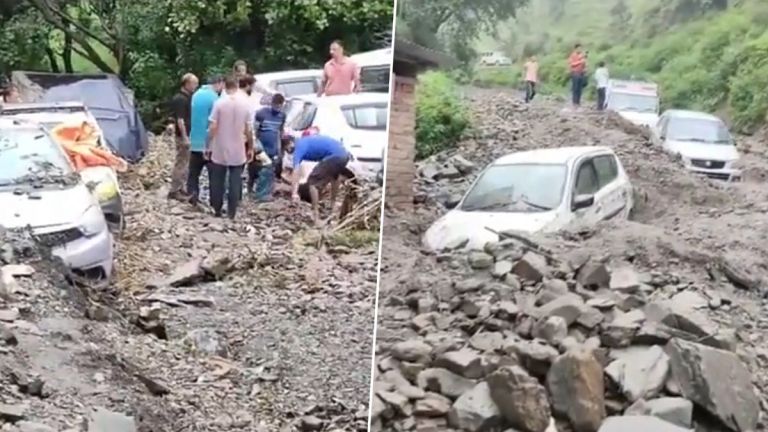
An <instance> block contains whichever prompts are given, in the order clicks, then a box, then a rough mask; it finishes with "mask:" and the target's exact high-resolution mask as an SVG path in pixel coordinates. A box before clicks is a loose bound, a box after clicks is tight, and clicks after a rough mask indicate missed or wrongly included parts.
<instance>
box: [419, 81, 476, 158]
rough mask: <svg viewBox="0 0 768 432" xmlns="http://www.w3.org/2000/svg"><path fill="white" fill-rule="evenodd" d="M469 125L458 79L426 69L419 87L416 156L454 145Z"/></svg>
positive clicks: (423, 155)
mask: <svg viewBox="0 0 768 432" xmlns="http://www.w3.org/2000/svg"><path fill="white" fill-rule="evenodd" d="M468 127H469V113H468V111H467V109H466V106H465V105H464V101H463V100H462V98H461V95H460V93H459V89H458V86H457V85H456V82H455V81H454V80H453V79H452V78H451V77H450V76H449V75H448V74H446V73H443V72H427V73H425V74H424V75H422V76H420V77H419V85H418V87H417V90H416V158H417V159H423V158H426V157H429V156H431V155H433V154H435V153H438V152H440V151H442V150H445V149H448V148H451V147H453V146H455V145H456V143H457V142H458V141H459V139H460V138H461V136H462V134H463V133H464V131H465V130H466V129H467V128H468Z"/></svg>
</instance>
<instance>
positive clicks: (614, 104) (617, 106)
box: [605, 80, 659, 127]
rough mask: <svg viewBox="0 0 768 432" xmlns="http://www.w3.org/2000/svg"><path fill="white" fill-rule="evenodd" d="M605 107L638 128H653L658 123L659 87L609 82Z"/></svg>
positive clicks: (644, 83) (631, 82)
mask: <svg viewBox="0 0 768 432" xmlns="http://www.w3.org/2000/svg"><path fill="white" fill-rule="evenodd" d="M605 107H606V109H608V110H609V111H614V112H616V113H618V114H619V115H620V116H622V117H623V118H625V119H627V120H629V121H630V122H632V123H634V124H636V125H638V126H647V127H653V126H654V125H655V124H656V123H657V122H658V121H659V86H658V85H656V84H654V83H650V82H643V81H623V80H611V81H610V82H609V83H608V88H607V89H606V96H605Z"/></svg>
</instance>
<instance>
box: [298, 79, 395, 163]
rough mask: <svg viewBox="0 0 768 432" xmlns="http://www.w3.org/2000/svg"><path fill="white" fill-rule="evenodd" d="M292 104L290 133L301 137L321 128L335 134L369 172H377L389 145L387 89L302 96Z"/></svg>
mask: <svg viewBox="0 0 768 432" xmlns="http://www.w3.org/2000/svg"><path fill="white" fill-rule="evenodd" d="M289 106H290V108H289V111H288V117H289V118H290V120H287V124H286V129H287V132H288V133H291V134H293V135H294V136H295V137H298V136H301V135H308V134H310V133H316V132H319V133H322V134H325V135H328V136H331V137H334V138H336V139H338V140H339V141H341V142H342V143H343V144H344V146H345V147H346V148H347V149H348V150H349V152H350V153H351V154H352V156H354V157H355V159H356V160H357V162H359V163H360V165H361V166H362V169H363V171H364V175H365V176H370V177H371V178H373V177H375V176H376V172H377V171H379V170H380V169H381V167H382V154H383V150H384V148H385V147H386V145H387V121H388V119H389V95H388V94H387V93H357V94H352V95H339V96H322V97H317V96H315V95H311V96H300V97H297V98H294V100H292V101H291V102H290V104H289Z"/></svg>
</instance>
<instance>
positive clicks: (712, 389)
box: [372, 238, 762, 432]
mask: <svg viewBox="0 0 768 432" xmlns="http://www.w3.org/2000/svg"><path fill="white" fill-rule="evenodd" d="M435 260H436V261H435V262H436V263H437V264H436V265H437V266H438V267H439V268H441V269H443V272H442V277H435V275H432V276H430V277H427V276H424V277H423V278H413V276H412V275H406V276H403V279H402V280H401V281H400V282H401V288H402V289H401V290H400V292H398V293H395V294H392V295H390V296H389V297H388V298H387V299H386V300H385V301H384V302H383V306H382V307H381V309H380V311H379V317H380V327H379V328H380V330H379V346H378V355H377V368H376V377H375V382H374V386H373V388H374V397H373V405H372V424H373V430H402V431H411V430H415V431H419V432H431V431H450V430H456V431H458V430H461V431H473V432H479V431H490V430H505V428H507V429H508V430H510V431H519V432H554V431H559V432H568V431H574V432H597V431H600V432H627V431H654V432H683V431H687V430H691V429H692V428H696V430H697V431H712V432H714V431H725V430H729V431H753V430H756V428H757V427H758V426H762V423H760V422H759V417H760V400H759V399H758V397H757V395H756V393H755V391H754V389H753V385H752V382H751V373H750V371H749V369H748V368H747V366H746V365H745V364H744V363H742V361H741V360H740V358H739V356H738V355H737V354H736V351H737V350H738V349H739V346H738V345H737V336H736V334H735V332H734V331H733V330H732V329H731V328H730V327H729V326H727V325H724V324H722V322H723V320H722V318H723V315H726V316H727V314H728V313H729V311H730V310H731V308H732V307H733V306H732V305H731V302H730V300H729V299H727V298H722V297H719V296H712V295H711V291H706V290H704V289H703V287H701V286H698V285H692V284H689V283H687V282H686V281H683V280H680V279H679V278H678V277H672V276H669V275H668V274H666V273H664V272H660V271H648V272H646V271H640V270H638V269H636V268H634V267H633V264H632V263H631V262H627V261H618V260H613V261H603V260H599V259H598V258H597V257H592V256H590V255H589V254H588V253H586V252H585V250H584V249H574V250H571V251H570V252H562V253H560V254H557V255H556V254H554V253H553V252H551V251H549V250H546V249H544V248H542V247H541V246H539V245H538V244H536V243H534V242H532V241H530V239H525V238H509V239H505V240H502V241H501V242H499V243H496V244H489V245H488V246H486V248H485V250H484V251H474V252H463V251H462V252H459V251H453V252H451V251H446V252H444V253H442V254H440V255H438V256H437V257H435ZM708 294H710V295H709V296H708ZM380 304H382V303H380ZM399 326H402V327H401V328H400V330H394V329H397V328H398V327H399ZM390 329H392V333H389V330H390ZM393 335H395V336H393Z"/></svg>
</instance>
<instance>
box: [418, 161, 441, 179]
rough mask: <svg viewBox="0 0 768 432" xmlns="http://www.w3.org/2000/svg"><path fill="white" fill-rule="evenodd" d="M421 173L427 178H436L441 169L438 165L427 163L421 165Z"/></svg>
mask: <svg viewBox="0 0 768 432" xmlns="http://www.w3.org/2000/svg"><path fill="white" fill-rule="evenodd" d="M419 173H420V174H421V176H422V177H424V178H427V179H429V180H434V179H435V177H437V175H438V173H439V171H438V169H437V167H436V166H434V165H431V164H427V165H424V166H423V167H421V169H420V170H419Z"/></svg>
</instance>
